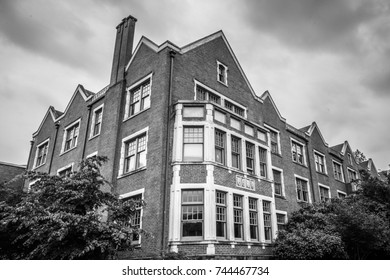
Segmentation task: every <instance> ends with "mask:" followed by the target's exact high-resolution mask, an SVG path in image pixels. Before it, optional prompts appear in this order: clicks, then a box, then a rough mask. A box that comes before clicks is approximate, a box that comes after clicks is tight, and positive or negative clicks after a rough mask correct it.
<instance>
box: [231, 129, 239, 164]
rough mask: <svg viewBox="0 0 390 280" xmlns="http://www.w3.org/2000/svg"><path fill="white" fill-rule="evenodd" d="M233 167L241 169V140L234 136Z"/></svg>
mask: <svg viewBox="0 0 390 280" xmlns="http://www.w3.org/2000/svg"><path fill="white" fill-rule="evenodd" d="M232 167H234V168H238V169H240V168H241V140H240V138H237V137H234V136H232Z"/></svg>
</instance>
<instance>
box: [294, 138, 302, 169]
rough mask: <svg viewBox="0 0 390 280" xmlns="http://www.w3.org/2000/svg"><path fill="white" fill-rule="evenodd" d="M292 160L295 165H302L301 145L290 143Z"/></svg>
mask: <svg viewBox="0 0 390 280" xmlns="http://www.w3.org/2000/svg"><path fill="white" fill-rule="evenodd" d="M291 152H292V160H293V161H294V162H296V163H299V164H303V145H301V144H299V143H297V142H294V141H292V142H291Z"/></svg>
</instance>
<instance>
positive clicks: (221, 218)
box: [215, 191, 227, 239]
mask: <svg viewBox="0 0 390 280" xmlns="http://www.w3.org/2000/svg"><path fill="white" fill-rule="evenodd" d="M215 207H216V217H215V221H216V236H217V238H223V239H225V238H226V220H227V215H226V214H227V213H226V207H227V203H226V193H225V192H222V191H216V192H215Z"/></svg>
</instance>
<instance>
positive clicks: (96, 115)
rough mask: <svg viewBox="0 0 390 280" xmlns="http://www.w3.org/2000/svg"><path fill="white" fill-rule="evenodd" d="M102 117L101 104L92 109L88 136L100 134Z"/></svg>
mask: <svg viewBox="0 0 390 280" xmlns="http://www.w3.org/2000/svg"><path fill="white" fill-rule="evenodd" d="M102 117H103V106H100V107H98V108H96V109H95V110H94V111H93V117H92V128H91V135H90V138H92V137H94V136H97V135H99V134H100V130H101V127H102Z"/></svg>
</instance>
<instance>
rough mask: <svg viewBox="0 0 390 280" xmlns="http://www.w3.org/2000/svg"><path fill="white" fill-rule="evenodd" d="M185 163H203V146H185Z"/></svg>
mask: <svg viewBox="0 0 390 280" xmlns="http://www.w3.org/2000/svg"><path fill="white" fill-rule="evenodd" d="M183 160H184V161H203V144H184V156H183Z"/></svg>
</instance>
